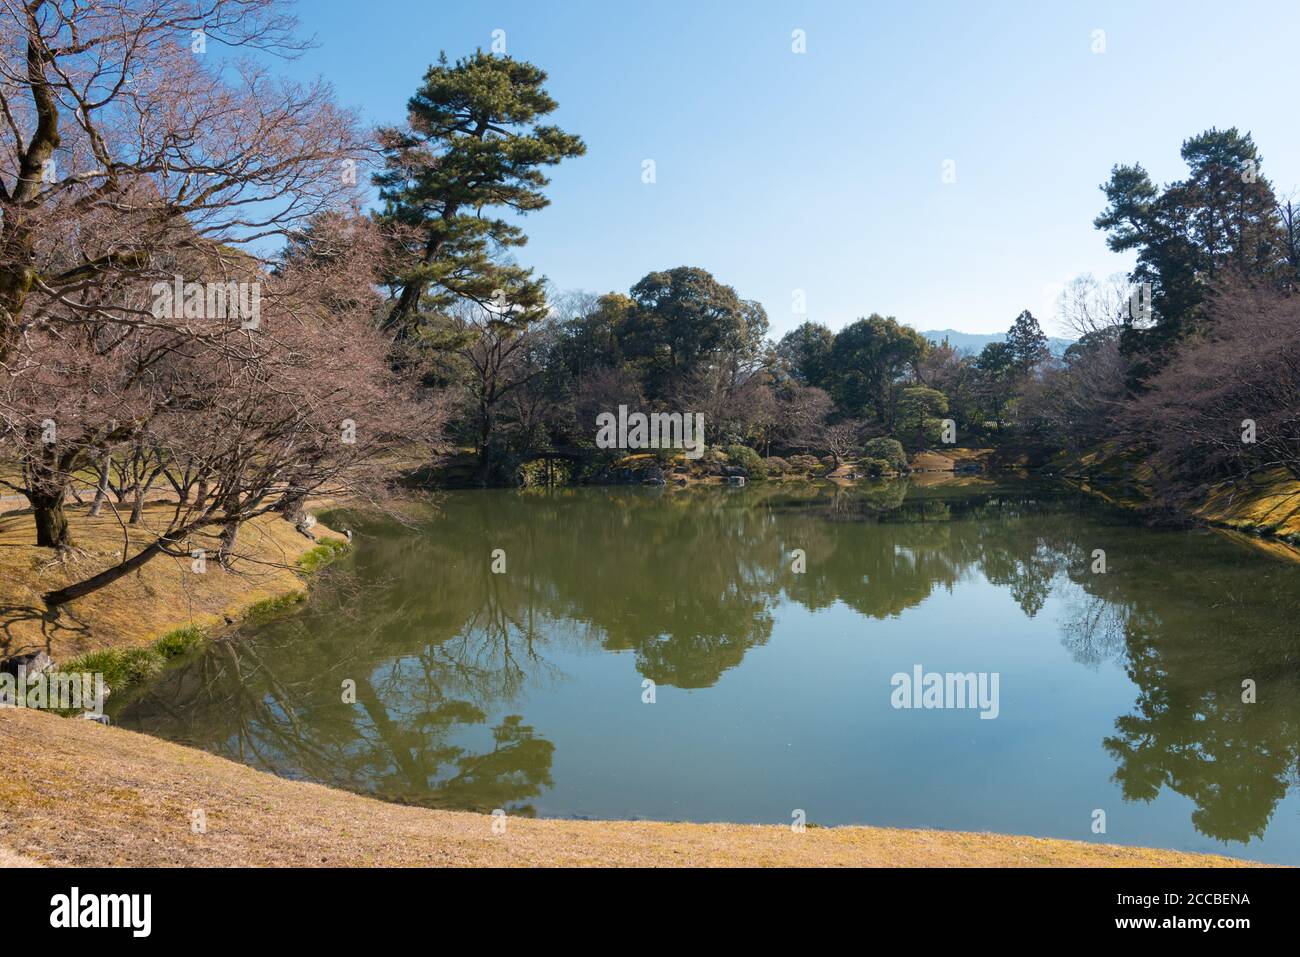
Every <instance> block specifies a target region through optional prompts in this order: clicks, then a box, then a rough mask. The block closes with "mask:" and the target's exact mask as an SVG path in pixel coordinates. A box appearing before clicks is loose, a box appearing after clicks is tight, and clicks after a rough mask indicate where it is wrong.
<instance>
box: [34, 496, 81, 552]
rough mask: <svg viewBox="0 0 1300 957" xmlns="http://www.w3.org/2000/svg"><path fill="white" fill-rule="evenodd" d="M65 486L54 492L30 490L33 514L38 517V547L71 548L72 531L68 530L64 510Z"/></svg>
mask: <svg viewBox="0 0 1300 957" xmlns="http://www.w3.org/2000/svg"><path fill="white" fill-rule="evenodd" d="M63 494H64V493H63V488H62V487H60V488H59V489H58V490H57V491H54V492H29V493H28V495H27V498H28V500H29V501H30V502H31V503H32V514H33V515H34V516H35V517H36V545H37V547H38V548H70V547H71V546H72V533H71V532H70V531H69V530H68V516H67V515H66V514H65V513H64V511H63Z"/></svg>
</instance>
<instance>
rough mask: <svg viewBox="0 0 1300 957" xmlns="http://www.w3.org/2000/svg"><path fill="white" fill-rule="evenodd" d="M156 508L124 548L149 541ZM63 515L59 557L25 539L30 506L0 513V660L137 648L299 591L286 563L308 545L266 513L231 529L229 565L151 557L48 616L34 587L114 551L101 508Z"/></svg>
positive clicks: (208, 542)
mask: <svg viewBox="0 0 1300 957" xmlns="http://www.w3.org/2000/svg"><path fill="white" fill-rule="evenodd" d="M164 509H166V506H165V505H162V504H152V505H149V506H148V507H146V509H145V521H144V523H143V524H142V525H141V526H138V527H136V528H130V529H128V530H127V531H128V532H129V534H130V540H131V546H130V551H131V553H132V554H134V552H135V551H136V550H137V549H138V548H139V547H140V546H141V545H142V544H143V543H144V542H146V541H148V540H150V532H149V527H150V525H151V524H154V523H153V522H151V518H152V517H154V516H160V515H161V513H162V511H163V510H164ZM68 517H69V522H70V524H71V527H72V535H73V540H74V542H75V544H76V546H77V551H76V553H75V554H73V555H71V556H69V557H67V558H66V559H62V560H60V559H59V558H58V556H57V555H56V554H55V553H54V552H53V551H51V550H50V549H47V548H37V547H36V546H35V544H34V542H35V540H36V532H35V526H34V523H33V521H32V515H31V512H30V511H20V512H9V513H7V514H5V515H3V516H0V657H5V656H8V655H15V654H22V653H25V652H29V651H37V650H40V651H45V652H46V653H47V654H49V655H50V656H51V657H52V658H54V660H55V661H66V660H68V659H70V658H73V657H76V656H77V655H80V654H83V653H85V652H87V651H93V650H97V649H100V648H128V647H135V646H139V645H145V644H148V643H149V642H150V641H152V640H153V639H155V638H157V637H158V636H159V635H162V634H164V633H166V632H168V631H171V630H172V629H175V628H180V627H184V626H186V625H198V626H201V627H211V626H214V625H221V624H222V623H224V621H225V620H226V619H228V618H231V619H233V618H238V617H239V615H240V613H241V611H243V610H244V609H246V608H247V607H248V606H250V605H252V604H254V603H256V602H258V601H262V600H264V599H267V598H274V597H278V596H280V595H284V594H287V593H290V592H295V591H301V590H302V589H303V587H304V585H303V581H302V578H301V577H300V576H299V575H298V574H296V573H295V571H294V565H295V563H296V562H297V560H298V558H299V557H301V556H302V555H303V554H304V553H305V552H307V551H308V550H309V549H311V548H312V547H313V543H312V542H310V541H309V540H308V539H307V538H305V537H304V536H302V535H300V534H299V533H298V532H296V531H295V530H294V528H293V526H292V525H290V524H289V523H288V522H286V521H284V520H282V519H280V518H279V517H277V516H266V517H263V518H260V519H257V520H255V521H253V522H252V523H250V524H248V525H246V526H244V528H242V529H241V530H240V533H239V535H240V537H239V549H238V551H239V554H240V555H241V556H242V559H241V560H240V561H239V562H237V564H236V565H235V571H234V572H226V571H223V570H221V568H220V567H218V566H217V564H216V563H215V562H212V561H210V562H209V563H208V569H207V572H206V573H205V574H203V575H196V574H194V573H193V572H192V571H191V570H190V562H189V560H188V559H179V558H171V557H167V556H160V557H158V558H155V559H154V560H153V561H152V562H149V563H148V564H146V565H145V566H143V567H142V568H140V569H139V570H138V571H137V572H135V573H134V574H132V575H129V576H127V577H126V578H123V579H120V580H118V581H116V582H114V583H113V584H112V585H109V586H108V587H107V588H104V589H102V590H101V591H98V592H96V593H94V594H91V595H87V596H86V597H85V598H81V599H78V600H77V601H74V602H71V603H70V604H69V605H68V606H66V609H65V610H64V611H63V612H62V613H61V614H60V615H59V616H58V617H57V618H56V619H54V620H49V619H47V618H46V616H45V606H44V603H43V602H42V601H41V597H40V596H41V594H42V593H43V592H45V591H48V590H50V589H52V588H57V587H60V586H62V585H66V584H68V583H70V582H74V581H79V580H80V579H82V578H85V577H87V576H89V575H93V574H95V573H96V572H99V571H101V570H103V569H105V568H107V567H109V566H110V565H112V564H114V563H116V562H117V561H119V560H120V557H121V554H122V548H123V534H124V532H123V527H122V525H121V523H120V522H119V521H118V519H117V518H116V517H115V516H114V515H113V514H112V512H111V510H109V509H107V508H106V509H105V512H104V514H102V515H100V516H99V517H98V518H91V517H90V516H89V515H87V509H86V508H84V507H79V506H72V507H70V508H69V509H68ZM325 533H326V534H332V533H330V532H328V530H326V532H325ZM198 538H199V541H200V543H202V544H203V545H204V546H205V547H207V546H211V547H215V539H214V538H213V537H212V536H199V537H198Z"/></svg>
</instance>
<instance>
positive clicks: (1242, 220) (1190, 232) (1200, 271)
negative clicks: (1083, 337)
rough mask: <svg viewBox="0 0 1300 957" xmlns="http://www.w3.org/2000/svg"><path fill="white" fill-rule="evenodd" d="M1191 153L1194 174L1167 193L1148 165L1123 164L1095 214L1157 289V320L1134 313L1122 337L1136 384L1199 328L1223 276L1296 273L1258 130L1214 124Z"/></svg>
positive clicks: (1112, 243)
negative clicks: (1252, 133)
mask: <svg viewBox="0 0 1300 957" xmlns="http://www.w3.org/2000/svg"><path fill="white" fill-rule="evenodd" d="M1182 158H1183V160H1184V161H1185V162H1186V163H1187V166H1188V169H1189V175H1188V177H1187V179H1185V180H1182V181H1180V182H1176V183H1172V184H1170V185H1169V186H1168V187H1166V188H1165V189H1164V190H1160V189H1157V188H1156V186H1155V185H1154V184H1153V183H1152V182H1151V178H1150V176H1149V175H1148V174H1147V172H1146V170H1144V169H1143V168H1142V167H1141V166H1139V165H1134V166H1116V167H1115V168H1114V169H1113V170H1112V171H1111V177H1110V181H1109V182H1108V183H1106V184H1105V185H1104V186H1102V191H1103V192H1104V193H1105V194H1106V199H1107V206H1106V209H1105V210H1103V211H1102V213H1101V214H1100V215H1099V216H1098V217H1097V218H1096V220H1094V225H1095V226H1096V227H1097V228H1098V229H1102V230H1105V231H1106V232H1107V233H1108V234H1109V235H1108V237H1107V245H1108V246H1109V247H1110V248H1111V249H1112V250H1115V251H1116V252H1123V251H1126V250H1130V249H1132V250H1136V251H1137V254H1138V262H1137V266H1136V268H1135V269H1134V270H1133V272H1132V273H1131V274H1130V277H1129V278H1130V281H1131V282H1133V283H1134V284H1142V283H1149V284H1150V286H1151V316H1150V317H1149V318H1150V322H1143V321H1140V320H1142V319H1143V318H1146V317H1142V316H1139V315H1133V316H1131V317H1130V318H1129V320H1128V323H1127V328H1126V330H1125V332H1124V338H1123V343H1122V346H1123V349H1124V352H1125V354H1126V355H1129V356H1130V357H1132V358H1133V359H1134V384H1137V382H1139V381H1141V380H1144V379H1145V378H1147V377H1148V376H1149V375H1150V374H1151V373H1152V372H1154V371H1156V370H1157V369H1158V368H1160V367H1161V366H1162V365H1163V364H1164V362H1165V361H1166V359H1167V355H1168V349H1169V347H1170V346H1171V345H1172V344H1173V343H1175V342H1177V341H1179V340H1180V339H1182V338H1183V337H1184V336H1186V335H1187V334H1188V333H1189V332H1191V331H1192V330H1193V329H1194V328H1195V327H1196V324H1197V322H1198V321H1199V320H1200V319H1201V317H1202V314H1203V311H1204V304H1205V300H1206V297H1207V294H1208V292H1209V290H1210V288H1211V287H1212V285H1213V284H1214V283H1215V282H1216V281H1218V280H1220V279H1222V278H1224V277H1225V276H1226V274H1228V273H1236V274H1239V275H1241V276H1244V277H1247V278H1250V279H1267V280H1269V281H1279V282H1281V281H1284V279H1285V278H1286V276H1287V273H1288V270H1287V258H1286V243H1285V235H1284V233H1283V230H1282V228H1281V225H1280V223H1279V219H1278V202H1277V197H1276V196H1275V195H1274V193H1273V188H1272V186H1271V185H1270V184H1269V182H1268V180H1267V179H1265V178H1264V176H1263V174H1262V173H1261V172H1260V166H1261V163H1262V158H1261V157H1260V155H1259V151H1258V149H1257V148H1256V147H1255V143H1254V141H1253V140H1252V139H1251V137H1250V134H1249V133H1246V134H1242V133H1240V132H1239V131H1238V130H1237V129H1235V128H1233V129H1228V130H1218V129H1210V130H1207V131H1206V132H1204V133H1202V134H1200V135H1199V136H1193V137H1191V138H1190V139H1188V140H1186V141H1185V142H1184V143H1183V146H1182Z"/></svg>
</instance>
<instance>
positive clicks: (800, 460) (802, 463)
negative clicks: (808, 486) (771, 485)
mask: <svg viewBox="0 0 1300 957" xmlns="http://www.w3.org/2000/svg"><path fill="white" fill-rule="evenodd" d="M821 467H822V464H821V462H819V461H818V460H817V456H815V455H792V456H790V468H792V469H794V470H795V471H796V472H808V473H813V474H815V473H817V472H820V471H821Z"/></svg>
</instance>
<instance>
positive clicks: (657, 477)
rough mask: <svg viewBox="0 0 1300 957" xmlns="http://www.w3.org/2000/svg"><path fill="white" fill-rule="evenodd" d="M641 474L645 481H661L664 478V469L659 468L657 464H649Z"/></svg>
mask: <svg viewBox="0 0 1300 957" xmlns="http://www.w3.org/2000/svg"><path fill="white" fill-rule="evenodd" d="M641 474H642V475H643V476H645V480H646V481H651V482H653V481H658V482H663V480H664V470H663V469H661V468H660V467H659V466H657V465H652V466H650V468H648V469H646V470H645V471H644V472H642V473H641Z"/></svg>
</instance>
